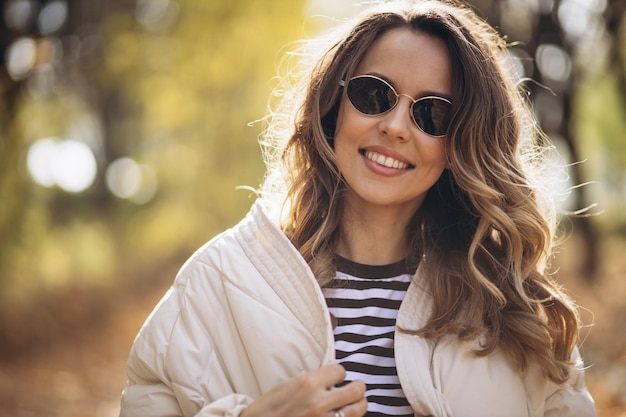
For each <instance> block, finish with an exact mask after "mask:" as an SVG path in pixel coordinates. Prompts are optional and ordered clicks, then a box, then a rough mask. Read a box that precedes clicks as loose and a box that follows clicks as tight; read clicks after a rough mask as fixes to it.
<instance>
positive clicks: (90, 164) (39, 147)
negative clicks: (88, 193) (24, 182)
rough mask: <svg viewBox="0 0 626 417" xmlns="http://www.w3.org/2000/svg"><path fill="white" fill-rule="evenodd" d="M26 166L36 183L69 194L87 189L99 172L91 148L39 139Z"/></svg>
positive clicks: (64, 141) (53, 139)
mask: <svg viewBox="0 0 626 417" xmlns="http://www.w3.org/2000/svg"><path fill="white" fill-rule="evenodd" d="M26 164H27V168H28V172H29V173H30V175H31V177H32V178H33V179H34V180H35V182H37V183H38V184H40V185H42V186H44V187H52V186H54V185H56V186H58V187H59V188H61V189H62V190H63V191H66V192H68V193H81V192H83V191H85V190H87V189H88V188H89V187H90V186H91V185H92V184H93V182H94V180H95V178H96V174H97V170H98V167H97V163H96V158H95V156H94V154H93V152H92V150H91V148H89V146H87V145H86V144H85V143H84V142H80V141H77V140H71V139H66V140H61V141H60V140H58V139H56V138H46V139H41V140H38V141H37V142H35V143H34V144H33V145H32V146H31V147H30V149H29V150H28V154H27V157H26Z"/></svg>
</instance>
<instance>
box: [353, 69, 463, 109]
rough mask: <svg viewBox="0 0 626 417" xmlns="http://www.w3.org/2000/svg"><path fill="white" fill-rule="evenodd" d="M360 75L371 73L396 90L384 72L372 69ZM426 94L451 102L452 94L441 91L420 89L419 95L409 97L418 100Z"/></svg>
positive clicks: (426, 95)
mask: <svg viewBox="0 0 626 417" xmlns="http://www.w3.org/2000/svg"><path fill="white" fill-rule="evenodd" d="M362 75H373V76H375V77H378V78H380V79H382V80H385V81H386V82H387V83H388V84H389V85H390V86H392V87H393V89H394V90H397V87H396V86H395V84H394V83H393V81H391V80H390V79H389V78H388V77H387V76H385V75H384V74H381V73H379V72H375V71H372V72H366V73H364V74H362ZM396 94H399V93H398V92H397V91H396ZM428 96H435V97H442V98H445V99H447V100H449V101H450V102H452V96H450V95H449V94H444V93H441V92H438V91H432V90H427V91H422V92H420V95H419V96H417V97H413V96H411V97H412V98H413V99H414V100H418V99H420V98H422V97H428Z"/></svg>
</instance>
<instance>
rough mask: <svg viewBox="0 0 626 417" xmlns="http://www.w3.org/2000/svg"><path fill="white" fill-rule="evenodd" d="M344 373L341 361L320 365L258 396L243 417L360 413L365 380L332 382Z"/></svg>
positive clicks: (352, 415)
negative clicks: (338, 385) (339, 385)
mask: <svg viewBox="0 0 626 417" xmlns="http://www.w3.org/2000/svg"><path fill="white" fill-rule="evenodd" d="M345 377H346V371H345V369H344V368H343V367H342V366H341V365H337V364H332V365H326V366H323V367H321V368H319V369H317V370H315V371H313V372H311V373H308V374H305V375H302V376H300V377H296V378H293V379H291V380H287V381H284V382H283V383H281V384H279V385H277V386H276V387H274V388H273V389H271V390H270V391H269V392H266V393H265V394H263V395H261V396H260V397H259V398H257V399H256V400H255V401H254V402H253V403H252V404H251V405H250V406H249V407H248V408H247V409H246V410H244V412H243V413H242V417H257V416H267V415H273V416H276V417H279V416H285V417H293V416H299V415H302V416H317V417H335V410H342V411H343V414H344V415H343V416H341V415H340V414H341V413H338V415H337V417H361V416H363V415H364V414H365V411H366V409H367V401H366V400H365V384H364V383H363V382H362V381H353V382H350V383H348V384H346V385H344V386H342V387H340V388H334V387H335V385H337V384H339V383H340V382H342V381H343V380H344V379H345Z"/></svg>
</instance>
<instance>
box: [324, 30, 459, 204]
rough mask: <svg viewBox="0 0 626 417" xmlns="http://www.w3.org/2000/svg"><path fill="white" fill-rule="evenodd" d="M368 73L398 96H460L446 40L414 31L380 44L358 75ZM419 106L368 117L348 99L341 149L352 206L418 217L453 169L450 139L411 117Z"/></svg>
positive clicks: (338, 135) (338, 139)
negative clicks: (440, 180)
mask: <svg viewBox="0 0 626 417" xmlns="http://www.w3.org/2000/svg"><path fill="white" fill-rule="evenodd" d="M364 74H369V75H375V76H377V77H379V78H382V79H384V80H386V81H387V82H388V83H389V84H390V85H392V86H393V88H394V89H395V90H396V92H397V93H398V94H405V95H408V96H410V97H412V98H414V99H419V98H420V97H424V96H431V95H436V96H442V97H448V98H449V97H450V95H451V93H452V67H451V61H450V57H449V52H448V48H447V46H446V44H445V43H444V41H443V40H441V39H439V38H436V37H433V36H431V35H429V34H426V33H423V32H415V31H412V30H410V29H407V28H398V29H392V30H390V31H388V32H386V33H384V34H383V35H381V37H380V38H378V39H377V40H376V41H375V42H374V43H373V45H372V46H371V48H370V49H369V50H368V52H367V53H366V54H365V56H364V57H363V60H362V62H361V63H360V64H359V66H358V67H357V70H356V74H355V75H357V76H358V75H364ZM344 89H345V87H344ZM452 99H453V98H452ZM411 103H412V100H411V99H410V98H409V97H406V96H400V98H399V102H398V103H397V104H396V106H395V107H394V108H393V109H391V110H390V111H388V112H386V113H384V114H380V115H374V116H368V115H365V114H363V113H360V112H359V111H358V110H356V109H355V108H354V107H353V105H352V104H351V103H350V101H349V100H348V98H347V97H346V95H345V94H343V96H342V99H341V105H340V108H339V114H338V118H337V127H336V130H335V138H334V139H335V140H334V147H335V153H336V158H337V165H338V168H339V171H340V172H341V174H342V175H343V177H344V179H345V181H346V183H347V184H348V191H347V194H346V199H348V200H347V203H348V204H349V205H350V206H352V207H356V208H366V206H370V208H376V207H385V208H387V209H388V208H392V207H395V208H398V209H400V210H402V211H403V212H407V213H411V214H412V213H414V212H415V210H417V209H418V208H419V206H420V205H421V204H422V201H423V200H424V197H425V196H426V192H427V191H428V189H429V188H430V187H432V185H433V184H434V183H435V182H436V181H437V179H438V178H439V176H440V175H441V173H442V172H443V170H444V168H445V167H446V153H445V146H444V142H445V140H446V138H445V137H433V136H429V135H427V134H426V133H424V132H422V131H421V130H420V129H419V128H418V127H417V126H416V124H415V122H414V121H413V119H412V118H411Z"/></svg>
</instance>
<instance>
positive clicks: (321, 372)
mask: <svg viewBox="0 0 626 417" xmlns="http://www.w3.org/2000/svg"><path fill="white" fill-rule="evenodd" d="M309 376H310V377H311V378H313V379H314V381H313V384H315V385H319V386H322V387H325V388H326V389H331V388H333V387H334V386H335V385H337V384H339V383H341V382H343V380H344V379H345V378H346V370H345V369H344V367H343V366H341V365H339V364H336V363H333V364H330V365H324V366H322V367H321V368H319V369H317V370H316V371H313V372H311V374H309ZM318 378H319V379H318Z"/></svg>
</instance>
